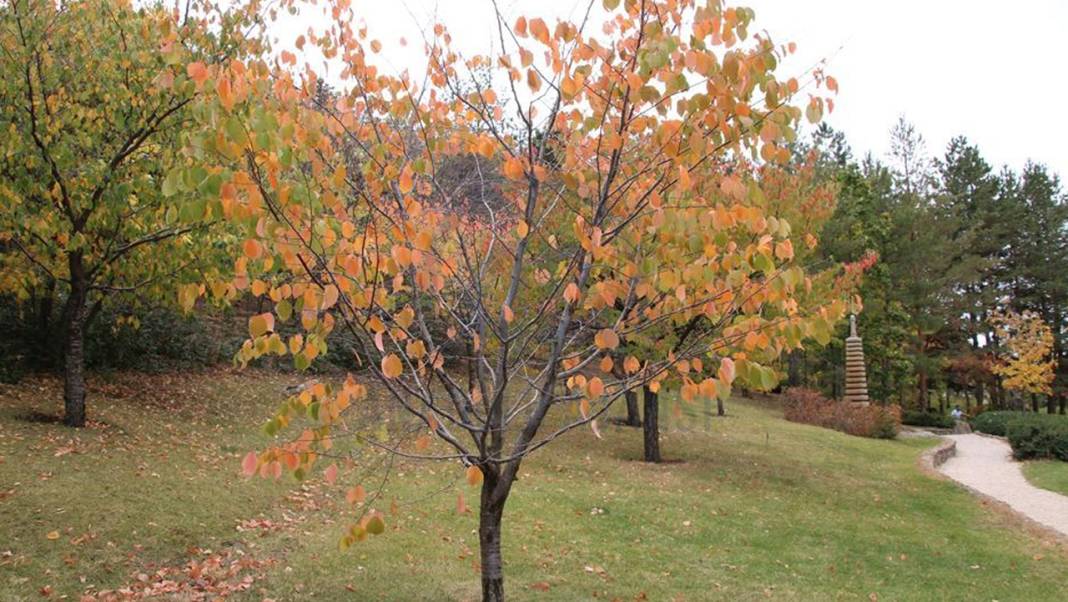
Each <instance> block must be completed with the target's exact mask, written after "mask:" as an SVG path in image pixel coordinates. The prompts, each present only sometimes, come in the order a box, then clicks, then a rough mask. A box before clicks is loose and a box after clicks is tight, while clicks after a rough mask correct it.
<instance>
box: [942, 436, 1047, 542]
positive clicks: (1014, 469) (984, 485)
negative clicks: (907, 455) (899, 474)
mask: <svg viewBox="0 0 1068 602" xmlns="http://www.w3.org/2000/svg"><path fill="white" fill-rule="evenodd" d="M948 438H950V439H953V440H955V441H956V442H957V454H956V455H955V456H953V457H951V458H950V459H949V460H946V462H945V463H944V464H942V466H940V467H939V470H941V471H942V473H943V474H945V475H946V476H948V477H949V478H951V479H953V480H955V481H958V482H960V483H962V484H963V485H965V486H967V487H969V488H971V489H974V490H976V491H978V492H979V493H983V494H985V495H988V496H990V497H992V498H994V499H996V500H999V501H1002V502H1004V503H1006V504H1008V505H1009V506H1010V507H1011V508H1012V509H1013V510H1015V511H1017V512H1019V513H1020V514H1023V515H1024V516H1026V517H1028V518H1030V519H1031V520H1034V521H1035V522H1038V523H1040V524H1042V525H1045V526H1047V527H1049V528H1050V529H1053V530H1055V531H1058V532H1060V533H1061V534H1062V535H1065V536H1068V496H1064V495H1061V494H1059V493H1054V492H1052V491H1047V490H1045V489H1039V488H1038V487H1035V486H1034V485H1032V484H1031V483H1029V482H1028V481H1027V479H1025V478H1024V476H1023V472H1022V471H1021V470H1020V464H1019V463H1018V462H1015V461H1013V459H1012V449H1011V448H1010V447H1009V444H1008V443H1006V442H1005V441H1002V440H1001V439H995V438H993V437H984V436H981V435H949V436H948Z"/></svg>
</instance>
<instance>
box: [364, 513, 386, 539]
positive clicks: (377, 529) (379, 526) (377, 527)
mask: <svg viewBox="0 0 1068 602" xmlns="http://www.w3.org/2000/svg"><path fill="white" fill-rule="evenodd" d="M385 531H386V523H385V521H383V520H382V517H381V516H378V515H377V514H376V515H374V516H372V517H371V518H370V519H369V520H368V521H367V532H368V533H370V534H371V535H381V534H383V533H385Z"/></svg>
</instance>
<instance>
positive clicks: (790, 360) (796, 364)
mask: <svg viewBox="0 0 1068 602" xmlns="http://www.w3.org/2000/svg"><path fill="white" fill-rule="evenodd" d="M801 361H802V358H801V350H800V349H794V350H793V351H791V352H790V354H789V355H787V356H786V366H787V368H786V383H787V384H788V385H789V386H791V387H800V386H801Z"/></svg>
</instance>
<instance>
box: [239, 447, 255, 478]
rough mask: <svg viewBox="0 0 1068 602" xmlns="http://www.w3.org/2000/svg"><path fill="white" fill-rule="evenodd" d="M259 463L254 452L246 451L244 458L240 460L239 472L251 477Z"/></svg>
mask: <svg viewBox="0 0 1068 602" xmlns="http://www.w3.org/2000/svg"><path fill="white" fill-rule="evenodd" d="M258 465H259V458H258V457H257V456H256V452H252V451H250V452H248V453H247V454H245V459H244V460H242V461H241V472H242V473H243V474H244V475H245V476H246V477H251V476H252V475H254V474H256V468H257V467H258Z"/></svg>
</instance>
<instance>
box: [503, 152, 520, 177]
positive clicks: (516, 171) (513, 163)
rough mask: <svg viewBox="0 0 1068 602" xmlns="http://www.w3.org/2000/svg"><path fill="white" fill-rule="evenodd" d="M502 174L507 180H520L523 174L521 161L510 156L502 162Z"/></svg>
mask: <svg viewBox="0 0 1068 602" xmlns="http://www.w3.org/2000/svg"><path fill="white" fill-rule="evenodd" d="M503 171H504V175H505V177H507V178H508V179H509V180H522V179H523V176H524V175H525V171H524V169H523V162H522V161H520V160H519V159H517V158H515V157H512V158H510V159H508V160H507V161H505V162H504V168H503Z"/></svg>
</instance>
